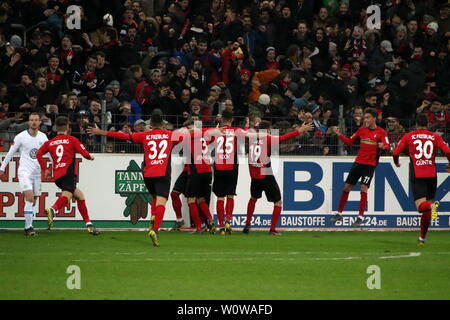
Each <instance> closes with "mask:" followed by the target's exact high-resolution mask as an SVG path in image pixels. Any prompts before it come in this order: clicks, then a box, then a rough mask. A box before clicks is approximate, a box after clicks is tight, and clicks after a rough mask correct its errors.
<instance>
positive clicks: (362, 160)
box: [331, 108, 390, 227]
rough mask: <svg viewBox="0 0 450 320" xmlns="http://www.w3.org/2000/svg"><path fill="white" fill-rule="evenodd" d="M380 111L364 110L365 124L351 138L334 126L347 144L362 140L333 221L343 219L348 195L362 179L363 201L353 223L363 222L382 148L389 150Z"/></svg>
mask: <svg viewBox="0 0 450 320" xmlns="http://www.w3.org/2000/svg"><path fill="white" fill-rule="evenodd" d="M377 116H378V113H377V111H376V110H375V109H373V108H366V109H365V110H364V124H365V126H363V127H361V128H359V129H358V130H357V131H356V132H355V133H354V134H353V135H352V136H351V137H350V138H347V137H345V136H344V135H342V134H340V132H339V128H337V127H334V128H333V131H334V133H335V134H337V135H338V137H339V139H341V140H342V141H343V142H344V143H345V144H346V145H348V146H352V145H353V144H354V143H355V141H356V140H357V139H359V140H360V146H359V152H358V155H357V157H356V160H355V163H354V164H353V166H352V168H351V170H350V172H349V174H348V177H347V180H346V181H345V186H344V190H343V192H342V195H341V199H340V201H339V208H338V213H337V214H336V215H335V216H334V217H333V218H332V219H331V221H332V222H333V223H336V222H337V221H340V220H342V215H341V214H342V212H343V211H344V208H345V205H346V203H347V201H348V196H349V194H350V191H351V190H352V189H353V187H354V186H355V185H356V184H357V183H358V180H360V179H361V201H360V203H359V215H358V218H357V219H356V221H355V222H354V223H353V225H352V226H353V227H359V226H360V225H361V224H362V223H363V221H364V220H363V218H364V210H365V209H366V206H367V191H368V190H369V187H370V183H371V181H372V178H373V174H374V173H375V168H376V167H377V165H378V161H379V158H380V150H389V149H390V147H389V140H388V137H387V134H386V131H384V130H383V129H382V128H380V127H378V126H377Z"/></svg>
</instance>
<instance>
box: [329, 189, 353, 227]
mask: <svg viewBox="0 0 450 320" xmlns="http://www.w3.org/2000/svg"><path fill="white" fill-rule="evenodd" d="M352 189H353V185H351V184H348V183H346V184H345V185H344V189H343V190H342V194H341V199H340V200H339V208H338V213H337V214H336V215H334V216H333V218H331V222H332V223H336V222H338V221H341V220H342V212H343V211H344V208H345V205H346V204H347V201H348V196H349V195H350V191H351V190H352Z"/></svg>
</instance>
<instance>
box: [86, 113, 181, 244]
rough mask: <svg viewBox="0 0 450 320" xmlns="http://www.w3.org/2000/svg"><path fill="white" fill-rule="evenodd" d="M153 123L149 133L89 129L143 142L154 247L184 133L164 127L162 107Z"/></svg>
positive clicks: (150, 229)
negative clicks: (174, 155) (176, 149)
mask: <svg viewBox="0 0 450 320" xmlns="http://www.w3.org/2000/svg"><path fill="white" fill-rule="evenodd" d="M150 124H151V126H152V129H151V130H150V131H147V132H137V133H130V134H126V133H122V132H110V131H108V132H106V131H103V130H100V129H99V128H97V126H95V127H91V128H88V130H87V131H88V133H89V134H91V135H103V136H107V137H109V138H114V139H120V140H130V141H133V142H136V143H140V144H142V146H143V148H144V159H145V167H144V172H143V173H144V182H145V186H146V187H147V189H148V192H149V193H150V195H151V196H152V203H151V205H150V207H151V213H152V216H151V218H150V226H149V232H148V235H149V236H150V238H151V239H152V242H153V246H155V247H158V246H159V239H158V230H159V227H160V226H161V223H162V221H163V219H164V212H165V210H166V203H167V199H168V197H169V192H170V178H171V176H170V175H171V171H172V170H171V169H172V168H171V158H172V146H173V145H174V144H176V143H178V142H180V141H181V140H182V138H183V133H181V132H180V131H168V130H164V129H162V127H163V125H164V120H163V113H162V111H161V110H159V109H155V110H153V112H152V115H151V120H150Z"/></svg>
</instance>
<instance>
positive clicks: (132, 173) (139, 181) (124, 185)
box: [115, 160, 152, 224]
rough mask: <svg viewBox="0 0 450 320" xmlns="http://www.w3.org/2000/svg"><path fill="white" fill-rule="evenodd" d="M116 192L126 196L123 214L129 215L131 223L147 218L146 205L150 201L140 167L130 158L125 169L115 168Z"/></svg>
mask: <svg viewBox="0 0 450 320" xmlns="http://www.w3.org/2000/svg"><path fill="white" fill-rule="evenodd" d="M115 178H116V191H115V193H116V194H119V195H120V196H121V197H124V198H126V200H125V209H124V210H123V215H124V216H125V217H130V221H131V223H132V224H136V223H137V222H138V221H139V219H140V218H142V219H145V218H147V214H148V205H149V203H151V202H152V197H151V195H149V194H148V191H147V188H146V186H145V183H144V177H143V174H142V168H141V167H139V165H138V164H137V163H136V161H134V160H131V161H130V163H129V165H128V167H127V170H116V176H115Z"/></svg>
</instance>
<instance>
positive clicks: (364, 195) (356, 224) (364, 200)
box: [352, 184, 369, 227]
mask: <svg viewBox="0 0 450 320" xmlns="http://www.w3.org/2000/svg"><path fill="white" fill-rule="evenodd" d="M367 191H369V187H368V186H367V185H365V184H362V185H361V200H360V201H359V215H358V218H356V221H355V222H354V223H353V224H352V227H359V226H361V225H362V224H363V222H364V211H365V210H366V206H367Z"/></svg>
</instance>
